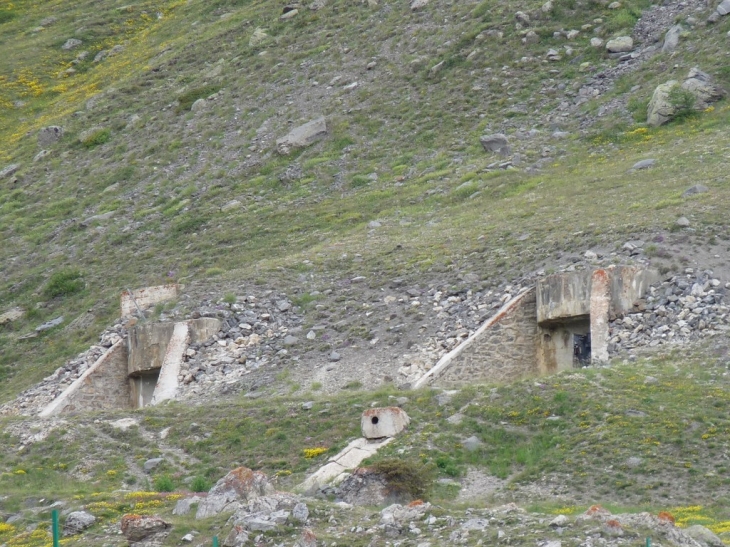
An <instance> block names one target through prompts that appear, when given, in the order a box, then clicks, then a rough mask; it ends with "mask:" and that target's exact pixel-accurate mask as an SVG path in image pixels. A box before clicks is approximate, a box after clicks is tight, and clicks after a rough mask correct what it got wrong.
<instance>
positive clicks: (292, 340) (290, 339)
mask: <svg viewBox="0 0 730 547" xmlns="http://www.w3.org/2000/svg"><path fill="white" fill-rule="evenodd" d="M297 342H299V338H297V337H296V336H292V335H291V334H287V335H286V336H285V337H284V345H285V346H293V345H295V344H296V343H297Z"/></svg>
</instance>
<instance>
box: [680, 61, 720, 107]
mask: <svg viewBox="0 0 730 547" xmlns="http://www.w3.org/2000/svg"><path fill="white" fill-rule="evenodd" d="M682 89H685V90H687V91H689V92H690V93H692V95H694V97H695V101H696V102H695V109H697V110H704V109H705V108H707V107H708V106H710V105H711V104H712V103H714V102H717V101H719V100H720V99H722V98H723V97H724V96H725V91H724V90H722V89H721V88H719V87H718V86H716V85H715V83H714V82H713V80H712V77H711V76H710V75H709V74H707V73H706V72H702V71H701V70H700V69H699V68H697V67H694V68H692V69H690V71H689V74H688V75H687V79H686V80H685V81H684V82H683V83H682Z"/></svg>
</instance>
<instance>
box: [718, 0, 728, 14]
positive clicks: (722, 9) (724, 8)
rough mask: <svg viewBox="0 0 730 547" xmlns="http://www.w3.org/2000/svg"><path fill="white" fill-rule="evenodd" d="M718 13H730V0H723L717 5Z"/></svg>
mask: <svg viewBox="0 0 730 547" xmlns="http://www.w3.org/2000/svg"><path fill="white" fill-rule="evenodd" d="M716 11H717V13H719V14H720V15H727V14H728V13H730V0H722V2H720V4H719V5H718V6H717V10H716Z"/></svg>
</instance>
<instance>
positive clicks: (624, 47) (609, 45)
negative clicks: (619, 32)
mask: <svg viewBox="0 0 730 547" xmlns="http://www.w3.org/2000/svg"><path fill="white" fill-rule="evenodd" d="M632 49H634V39H633V38H631V36H619V37H618V38H613V39H611V40H609V41H608V42H606V51H608V52H609V53H626V52H629V51H631V50H632Z"/></svg>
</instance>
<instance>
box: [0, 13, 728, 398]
mask: <svg viewBox="0 0 730 547" xmlns="http://www.w3.org/2000/svg"><path fill="white" fill-rule="evenodd" d="M646 7H648V4H645V3H641V2H637V3H625V6H624V8H622V9H619V10H609V9H608V8H607V7H604V6H602V5H601V4H597V3H586V2H577V1H561V2H555V3H554V6H553V10H552V11H550V12H548V13H545V12H543V11H542V10H541V3H536V2H496V1H495V0H484V1H483V2H448V1H446V0H443V1H433V2H431V3H429V4H428V5H427V6H426V7H425V8H424V9H422V10H420V11H411V10H410V9H409V7H408V5H407V4H406V3H395V2H381V3H379V4H378V5H368V4H367V3H364V4H359V3H352V2H349V1H345V0H333V1H331V2H328V3H326V4H325V6H324V7H323V8H322V9H319V10H317V11H314V10H310V9H307V8H306V7H301V8H300V9H299V14H298V15H297V16H296V17H294V18H293V19H291V20H288V21H282V20H280V19H279V17H280V15H281V13H282V8H283V4H282V5H277V4H272V3H271V2H242V1H216V2H202V1H189V2H179V1H167V2H140V3H134V4H127V3H124V2H121V1H118V2H114V1H111V0H105V1H103V2H73V3H69V2H60V1H59V2H45V3H38V2H31V1H18V2H13V3H8V2H5V3H3V4H1V5H0V12H1V13H2V16H1V17H0V21H2V22H0V48H2V51H3V55H2V58H1V59H0V74H2V77H1V79H0V93H1V95H0V159H1V161H2V164H0V168H2V167H4V166H6V165H9V164H15V163H17V164H20V169H19V170H18V172H17V173H16V175H13V176H10V177H6V178H5V179H3V180H1V181H0V237H2V240H3V243H4V244H3V245H2V246H1V247H0V310H2V311H4V310H5V309H8V308H11V307H13V306H21V307H23V308H25V309H26V310H28V313H27V316H26V318H25V319H24V320H23V321H20V322H16V323H13V324H12V325H9V326H5V327H0V329H2V330H0V345H1V346H2V352H0V377H1V378H2V384H1V386H0V400H3V401H4V400H8V399H9V398H11V397H12V396H14V395H15V394H16V393H17V392H18V391H20V390H21V389H23V388H24V387H27V386H29V385H31V384H32V383H34V382H35V381H37V380H39V379H40V378H42V377H43V376H44V375H46V374H48V373H49V372H51V371H52V370H54V368H56V367H57V366H59V365H60V364H61V362H63V360H64V359H65V358H67V357H69V356H71V355H73V354H75V353H76V352H77V351H79V350H80V349H82V348H84V347H86V346H88V344H89V343H91V342H93V341H94V339H95V337H96V335H97V333H98V332H99V331H100V330H101V328H102V327H103V326H104V325H107V324H108V323H109V322H110V321H112V320H113V318H114V317H115V316H116V315H117V313H118V312H117V296H118V293H119V292H120V291H121V290H123V289H124V288H127V287H137V286H143V285H147V284H154V283H159V282H163V281H168V280H171V279H174V280H181V281H182V282H184V283H187V284H188V285H191V284H192V285H193V286H197V287H200V291H205V290H212V291H213V292H214V291H215V289H209V287H215V286H218V285H222V284H228V285H229V286H230V285H236V284H237V285H238V286H241V287H244V286H245V285H246V284H251V283H256V284H261V285H270V286H277V287H290V288H291V289H292V290H296V287H297V285H298V284H299V283H300V282H301V281H300V280H301V276H302V274H307V275H308V276H310V279H314V280H315V282H316V280H317V279H321V280H323V281H322V283H330V282H332V280H336V279H344V278H347V277H349V276H354V275H365V276H367V277H368V282H369V283H370V284H371V285H373V286H377V284H378V283H380V282H382V281H383V280H387V279H390V278H391V277H395V276H407V277H409V278H421V279H428V278H429V276H430V277H434V276H441V277H448V276H452V275H454V276H455V275H459V274H463V273H464V272H472V273H475V274H477V275H478V276H480V277H481V278H484V279H497V278H501V277H506V278H509V277H510V276H512V275H517V274H518V273H521V272H524V271H527V270H530V269H536V268H539V267H541V265H543V264H544V263H546V261H548V259H549V258H550V256H551V254H552V253H556V252H559V251H562V250H566V249H568V250H578V251H582V250H584V249H586V248H589V247H591V246H596V245H602V246H606V247H608V248H614V247H616V246H617V245H618V246H620V245H621V244H622V243H623V241H624V240H625V239H628V238H631V237H636V236H637V235H642V234H647V233H652V232H653V231H655V230H660V229H669V228H671V227H672V226H673V224H674V221H675V219H676V218H677V217H678V216H679V215H685V216H688V217H689V218H690V219H691V220H692V229H691V230H690V233H691V234H693V235H695V236H696V238H695V239H693V240H692V241H693V244H695V245H697V246H701V245H703V244H704V243H706V242H710V241H711V242H713V243H716V242H717V239H716V238H720V241H721V242H722V241H724V238H726V237H728V235H729V234H728V233H727V230H726V227H725V223H726V211H727V209H728V198H729V197H730V192H729V189H728V182H727V177H725V176H724V175H723V173H724V172H726V171H727V161H728V157H727V154H726V142H727V121H728V115H729V113H728V107H727V106H726V105H725V104H724V103H719V105H717V106H716V108H715V109H714V110H712V111H708V112H704V113H701V114H698V115H696V116H694V117H690V118H689V119H686V120H684V121H683V122H681V123H676V124H673V125H670V126H667V127H663V128H660V129H647V128H644V127H643V126H642V125H641V123H640V121H636V120H641V119H642V116H641V113H642V108H643V107H644V105H645V104H646V102H647V100H648V98H649V96H650V95H651V92H652V90H653V88H654V85H655V84H657V83H660V82H662V81H665V80H667V79H669V78H670V77H683V76H684V74H685V73H686V71H687V70H688V69H689V68H690V67H692V66H695V65H699V66H701V68H702V69H704V70H705V71H707V72H710V73H712V74H713V75H714V76H715V77H716V78H717V79H718V80H719V81H720V82H725V83H727V82H728V80H727V78H728V77H730V75H729V74H728V73H727V70H726V67H725V66H724V60H725V54H724V50H723V49H722V48H723V47H724V43H725V33H726V32H727V30H728V29H730V21H728V20H721V21H720V23H719V24H718V25H716V26H712V27H707V28H702V27H699V26H698V27H696V28H694V30H692V31H691V32H690V33H689V35H688V36H686V37H685V38H683V42H682V46H681V47H680V49H678V51H677V52H676V53H675V54H673V55H672V56H671V60H670V58H668V56H666V55H662V54H659V55H657V56H655V57H653V58H651V59H650V60H648V61H647V62H646V63H644V64H643V65H642V66H641V68H640V69H639V70H635V71H631V72H627V73H626V74H625V75H623V76H621V77H620V78H619V79H618V80H616V82H615V85H613V86H612V87H611V89H610V90H609V91H607V92H606V93H603V94H600V95H599V96H597V97H595V98H592V99H590V100H588V101H587V102H585V103H583V104H582V105H579V106H576V107H575V108H574V109H571V110H570V111H569V115H568V116H566V117H560V116H558V115H557V112H559V107H560V104H561V102H563V101H565V100H566V98H567V99H569V100H572V99H573V97H574V96H575V94H576V92H577V90H578V89H579V88H580V87H581V85H582V84H583V83H584V82H585V81H587V80H588V79H589V78H590V77H591V75H593V74H596V73H598V72H600V71H601V70H604V69H606V68H608V67H611V66H613V65H615V63H616V61H615V60H612V59H608V58H607V57H605V55H604V53H603V50H602V49H596V48H592V47H591V46H590V45H589V40H590V38H591V37H592V36H594V31H595V29H596V28H597V27H599V28H600V30H599V32H598V35H599V36H602V37H603V38H604V39H605V38H609V37H611V36H613V35H616V34H623V33H627V32H630V31H631V28H632V26H633V25H634V23H635V22H636V20H637V17H638V16H639V15H640V13H641V10H642V9H643V8H646ZM517 10H522V11H525V12H527V13H529V14H530V16H531V18H532V20H531V23H530V28H531V29H533V30H534V31H535V32H536V34H537V36H538V38H539V40H538V41H537V42H536V43H532V42H528V43H523V42H522V38H523V35H524V32H525V31H526V30H527V28H522V29H520V28H517V25H516V24H515V18H514V14H515V12H516V11H517ZM49 17H52V18H53V20H50V19H48V18H49ZM599 19H600V20H601V23H597V22H596V21H597V20H599ZM583 25H592V28H591V29H586V30H584V31H582V32H581V34H580V35H579V36H578V37H577V38H575V39H574V40H573V41H572V42H571V44H572V47H573V49H574V54H573V55H572V56H568V55H565V56H564V57H563V59H562V60H561V61H558V62H547V61H545V60H544V57H545V52H546V51H547V50H548V49H550V48H552V47H556V48H561V47H563V46H564V45H565V43H566V41H565V39H564V38H561V39H559V38H555V37H554V36H553V33H554V32H555V31H556V30H560V29H572V28H576V29H581V28H582V27H583ZM256 29H261V30H263V31H264V32H265V33H266V35H267V37H266V38H264V39H263V41H261V42H260V43H258V44H256V43H254V42H252V41H251V38H252V36H253V35H254V33H255V31H256ZM500 33H501V38H500V37H499V34H500ZM71 38H73V39H76V40H81V44H80V45H78V46H76V47H74V48H73V49H68V50H67V49H63V47H64V45H65V44H67V42H68V40H69V39H71ZM115 46H121V48H116V49H115ZM84 51H85V52H88V54H87V55H86V56H85V57H83V56H82V57H83V58H81V57H80V56H79V54H80V53H81V52H84ZM103 51H106V52H109V54H108V55H106V56H105V57H104V56H102V57H103V58H100V60H98V61H95V58H96V57H97V54H98V53H99V52H103ZM474 52H476V53H474ZM442 61H443V64H442V65H440V69H439V70H437V71H433V70H431V69H432V68H433V67H434V66H436V65H438V64H439V63H441V62H442ZM580 63H588V67H587V69H586V68H581V67H582V66H583V65H581V64H580ZM70 69H72V70H73V71H70ZM355 82H357V86H355V87H352V86H351V85H350V84H353V83H355ZM637 86H638V87H637ZM566 93H571V95H566ZM205 97H209V100H207V101H206V104H205V105H204V107H203V108H202V109H201V110H199V111H196V112H192V111H190V106H191V105H192V103H193V102H194V100H196V99H198V98H205ZM612 101H613V102H616V101H618V103H620V104H621V105H624V106H623V107H622V108H619V109H618V110H614V111H612V113H611V114H609V115H607V116H603V117H602V116H598V114H599V111H600V108H601V106H602V105H605V104H609V103H611V102H612ZM319 114H323V115H325V116H326V117H327V121H328V128H329V134H328V136H327V138H325V139H324V140H322V141H320V142H319V143H317V144H315V145H314V146H311V147H309V148H307V149H304V150H299V151H296V152H294V153H292V154H291V155H289V156H283V157H282V156H280V155H278V154H277V153H276V151H275V146H274V141H275V139H276V138H278V137H281V136H283V135H284V134H286V133H287V132H288V131H289V130H290V129H291V128H292V127H294V126H296V125H298V124H300V123H303V122H305V121H308V120H310V119H312V118H313V117H315V116H316V115H319ZM48 125H58V126H61V127H63V130H64V134H63V137H62V138H61V139H60V140H59V141H58V142H57V143H54V144H52V145H50V146H47V147H46V148H47V150H48V151H49V154H48V155H46V156H44V157H42V158H39V159H37V160H34V158H35V157H36V155H37V154H38V152H39V151H40V147H39V146H38V143H37V134H38V131H39V130H40V129H41V128H42V127H45V126H48ZM530 129H536V130H538V131H539V132H538V133H532V134H531V133H530V132H529V130H530ZM555 129H560V130H562V131H564V132H567V133H568V137H567V138H561V139H558V138H555V137H553V136H552V133H553V131H554V130H555ZM497 131H499V132H503V133H506V134H507V135H508V137H509V138H510V140H511V142H512V146H513V152H514V153H516V154H519V157H513V158H512V159H513V161H514V162H515V163H518V164H519V165H517V168H516V169H498V168H489V167H488V166H490V165H492V164H493V163H494V162H497V161H500V160H501V158H500V157H498V156H494V155H489V154H486V153H485V152H484V151H483V150H482V148H481V146H480V145H479V141H478V138H479V136H480V135H481V134H483V133H490V132H497ZM647 157H652V158H655V159H656V160H657V166H656V167H655V168H653V169H651V170H648V171H639V172H630V171H629V168H630V167H631V166H632V165H633V163H634V162H635V161H637V160H639V159H644V158H647ZM543 158H548V159H545V160H544V161H542V162H540V160H541V159H543ZM538 162H540V163H539V164H538ZM531 166H536V167H535V169H527V168H528V167H531ZM693 183H703V184H706V185H707V186H709V187H710V188H711V192H710V193H708V194H702V195H699V196H695V197H692V198H681V192H682V191H683V190H684V189H685V188H686V187H687V186H689V185H690V184H693ZM234 200H236V201H238V202H239V203H237V204H236V203H232V202H233V201H234ZM226 205H228V206H226ZM375 219H378V220H379V221H380V223H381V224H382V226H381V227H380V228H378V229H375V230H373V229H371V228H369V227H368V223H369V222H370V221H372V220H375ZM669 262H670V264H669V266H672V260H671V258H670V260H669ZM678 264H679V263H678V261H676V260H675V261H674V264H673V265H674V267H678ZM669 266H668V267H669ZM75 280H81V281H83V283H80V282H77V281H75ZM87 310H92V312H93V314H92V316H93V320H92V321H91V323H90V324H89V322H87V323H86V324H84V326H83V328H77V329H74V328H73V327H71V328H69V324H70V323H71V321H72V320H73V319H75V318H76V317H78V316H80V315H81V314H85V313H86V311H87ZM61 315H63V317H64V322H63V324H62V325H61V326H59V327H57V328H56V329H53V330H50V331H47V332H45V333H42V334H41V335H40V336H39V337H37V338H34V339H28V340H19V339H18V338H19V337H20V336H21V335H23V334H26V333H27V332H29V331H31V330H32V329H33V328H34V327H35V326H37V325H39V324H40V323H42V322H43V321H46V320H49V319H52V318H55V317H58V316H61Z"/></svg>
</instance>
